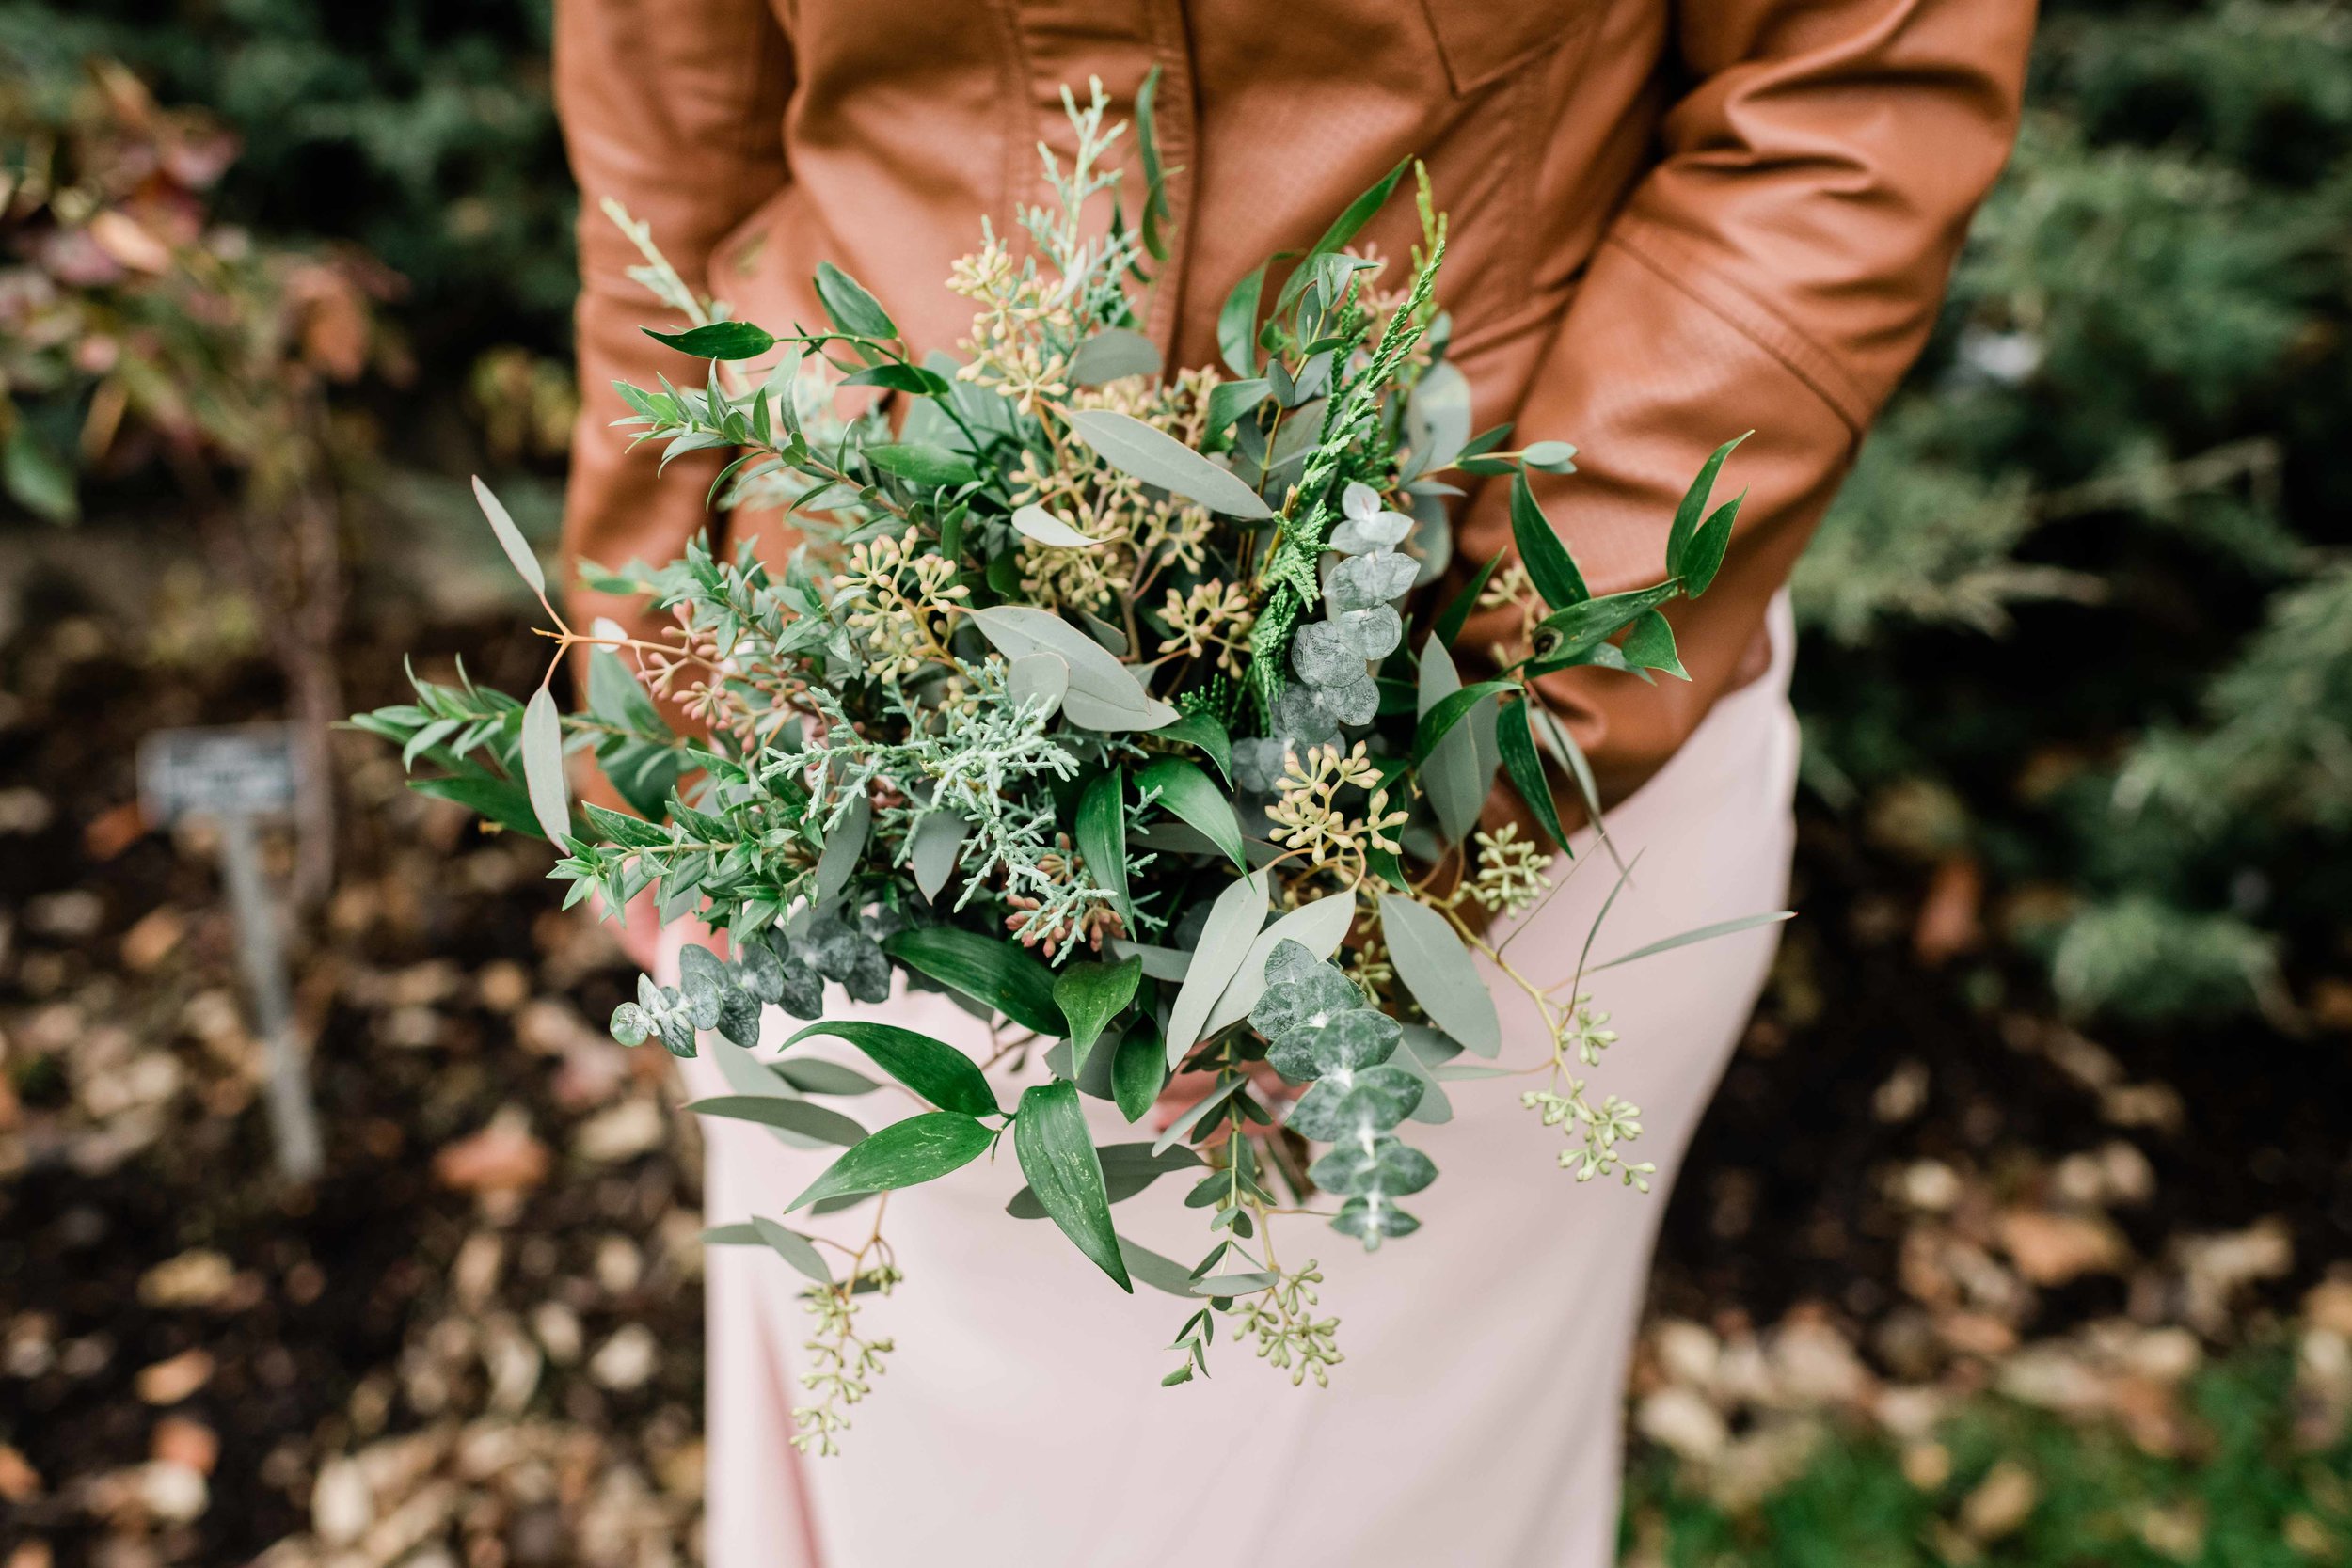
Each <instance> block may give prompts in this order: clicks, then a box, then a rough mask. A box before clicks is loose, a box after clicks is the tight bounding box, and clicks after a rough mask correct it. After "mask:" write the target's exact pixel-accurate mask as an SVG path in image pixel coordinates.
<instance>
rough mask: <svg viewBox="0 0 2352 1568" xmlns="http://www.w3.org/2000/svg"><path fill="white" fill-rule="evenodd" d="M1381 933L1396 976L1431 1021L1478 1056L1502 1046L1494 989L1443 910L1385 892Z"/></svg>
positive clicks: (1497, 1050)
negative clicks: (1436, 909) (1479, 971)
mask: <svg viewBox="0 0 2352 1568" xmlns="http://www.w3.org/2000/svg"><path fill="white" fill-rule="evenodd" d="M1380 934H1381V936H1382V937H1383V939H1385V940H1386V942H1388V947H1389V961H1390V962H1391V964H1393V965H1394V966H1395V968H1396V977H1397V978H1398V979H1400V980H1402V981H1404V982H1405V987H1406V990H1410V991H1411V992H1412V993H1413V1000H1414V1001H1416V1002H1418V1003H1420V1004H1421V1006H1422V1011H1423V1012H1425V1013H1427V1014H1428V1015H1429V1018H1430V1022H1433V1023H1435V1024H1437V1026H1438V1028H1440V1029H1442V1030H1444V1031H1445V1032H1446V1033H1447V1034H1449V1035H1451V1036H1453V1037H1454V1038H1455V1039H1457V1040H1459V1041H1460V1042H1461V1044H1462V1049H1463V1050H1465V1051H1468V1052H1470V1053H1474V1054H1476V1055H1480V1056H1492V1055H1494V1054H1495V1053H1497V1052H1499V1051H1501V1050H1502V1019H1501V1018H1500V1017H1499V1016H1498V1015H1497V1014H1496V1012H1495V999H1494V993H1493V992H1492V991H1490V990H1487V989H1486V979H1485V977H1484V976H1482V975H1481V974H1479V973H1478V968H1477V965H1475V964H1474V963H1472V962H1471V961H1470V949H1469V948H1467V947H1465V946H1463V945H1462V939H1461V938H1460V937H1459V936H1458V935H1456V934H1455V933H1454V927H1452V926H1451V925H1450V924H1448V923H1447V921H1446V918H1445V916H1444V915H1441V914H1439V913H1438V911H1435V910H1433V909H1431V908H1430V907H1429V906H1428V905H1426V904H1422V903H1417V902H1416V901H1414V900H1413V899H1411V898H1409V897H1407V896H1406V895H1403V894H1399V893H1383V894H1382V895H1380Z"/></svg>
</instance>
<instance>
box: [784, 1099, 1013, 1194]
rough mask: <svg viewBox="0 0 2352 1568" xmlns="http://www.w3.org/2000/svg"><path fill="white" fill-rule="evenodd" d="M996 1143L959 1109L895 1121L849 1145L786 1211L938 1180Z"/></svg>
mask: <svg viewBox="0 0 2352 1568" xmlns="http://www.w3.org/2000/svg"><path fill="white" fill-rule="evenodd" d="M777 1103H780V1104H793V1103H797V1102H796V1101H777ZM994 1141H995V1138H994V1136H993V1134H992V1133H991V1132H989V1130H988V1129H987V1128H986V1127H984V1126H982V1125H981V1124H980V1123H978V1122H977V1121H975V1120H973V1119H972V1118H971V1117H967V1116H963V1115H961V1114H959V1113H957V1112H954V1111H927V1112H925V1113H924V1114H923V1115H921V1116H919V1117H907V1119H906V1120H904V1121H894V1122H892V1123H891V1124H890V1125H889V1126H887V1127H885V1128H883V1129H882V1131H881V1132H875V1133H873V1134H871V1135H870V1136H868V1137H866V1139H864V1140H863V1141H862V1142H859V1143H855V1144H852V1145H850V1148H849V1150H848V1152H846V1153H844V1154H843V1155H842V1156H841V1158H840V1159H838V1160H835V1161H834V1163H833V1164H831V1165H829V1166H827V1167H826V1169H825V1173H824V1174H823V1175H822V1176H819V1177H818V1179H817V1180H814V1181H812V1182H810V1183H809V1184H808V1186H807V1187H806V1188H805V1189H804V1190H803V1192H802V1194H801V1196H798V1197H796V1198H794V1199H793V1200H792V1201H791V1202H790V1203H789V1204H788V1205H787V1206H786V1208H785V1212H786V1213H787V1214H788V1213H791V1212H793V1211H794V1210H796V1209H804V1208H806V1207H807V1206H808V1205H810V1204H812V1203H816V1202H818V1201H819V1200H820V1199H824V1198H829V1197H843V1196H849V1195H850V1194H855V1193H879V1192H887V1191H889V1190H890V1189H892V1188H896V1187H912V1186H914V1185H916V1184H917V1183H919V1182H924V1181H930V1180H935V1179H936V1178H939V1177H942V1176H945V1175H946V1174H947V1173H948V1172H949V1171H952V1170H957V1169H960V1168H961V1167H962V1166H964V1165H968V1164H971V1163H972V1162H973V1161H975V1160H977V1159H978V1158H979V1157H980V1156H981V1154H983V1153H984V1152H986V1151H987V1149H988V1147H989V1145H990V1144H992V1143H993V1142H994Z"/></svg>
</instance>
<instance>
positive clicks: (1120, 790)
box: [1076, 768, 1136, 931]
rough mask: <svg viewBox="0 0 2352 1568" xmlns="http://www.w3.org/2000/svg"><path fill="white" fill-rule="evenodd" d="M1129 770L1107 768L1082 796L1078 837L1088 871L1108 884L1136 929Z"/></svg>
mask: <svg viewBox="0 0 2352 1568" xmlns="http://www.w3.org/2000/svg"><path fill="white" fill-rule="evenodd" d="M1126 798H1127V772H1126V769H1125V768H1104V770H1103V771H1102V772H1101V773H1099V774H1097V775H1096V776H1095V777H1094V778H1093V779H1092V780H1091V781H1090V782H1089V784H1087V787H1086V793H1085V794H1084V795H1082V796H1080V797H1079V798H1078V817H1077V824H1076V829H1077V831H1076V838H1077V845H1078V858H1079V860H1080V861H1081V862H1083V863H1085V865H1086V869H1087V875H1088V876H1089V877H1091V878H1093V879H1094V880H1095V881H1096V883H1097V884H1099V885H1100V886H1102V887H1104V888H1107V889H1108V890H1109V891H1110V895H1111V897H1112V898H1113V899H1114V900H1115V901H1116V902H1117V904H1118V907H1119V913H1120V918H1121V919H1122V920H1124V921H1125V922H1126V923H1127V928H1128V929H1129V930H1131V931H1132V930H1134V929H1135V925H1136V914H1135V905H1134V904H1133V903H1132V902H1130V901H1129V895H1128V891H1127V804H1126Z"/></svg>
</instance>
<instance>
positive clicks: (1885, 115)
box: [1463, 0, 2034, 800]
mask: <svg viewBox="0 0 2352 1568" xmlns="http://www.w3.org/2000/svg"><path fill="white" fill-rule="evenodd" d="M2033 10H2034V7H2033V3H2032V0H1694V3H1691V4H1686V5H1683V6H1681V7H1680V8H1678V10H1677V23H1676V27H1677V47H1678V49H1679V52H1680V55H1681V56H1682V60H1683V63H1684V65H1685V67H1686V68H1687V71H1689V73H1690V74H1689V76H1688V77H1687V78H1686V80H1688V81H1689V83H1690V85H1689V86H1688V87H1687V90H1684V91H1682V93H1681V96H1680V97H1679V99H1678V100H1677V101H1676V102H1675V103H1673V104H1672V106H1671V107H1670V108H1669V109H1668V110H1667V112H1666V114H1665V116H1664V119H1663V120H1662V122H1661V132H1662V137H1663V143H1664V145H1663V149H1662V152H1663V156H1662V157H1661V161H1660V162H1659V163H1658V165H1657V166H1655V167H1654V168H1653V169H1651V170H1650V171H1649V172H1648V173H1647V174H1646V175H1645V177H1644V178H1643V179H1642V180H1641V182H1639V183H1638V184H1637V185H1636V186H1635V187H1634V189H1633V191H1632V193H1631V195H1630V197H1629V199H1628V200H1627V202H1626V204H1625V206H1624V207H1623V208H1622V209H1621V210H1620V212H1619V214H1617V216H1616V218H1615V219H1614V221H1613V224H1612V225H1611V228H1610V230H1609V233H1608V237H1607V240H1606V242H1605V243H1604V244H1603V245H1601V246H1600V248H1599V250H1598V251H1597V254H1596V255H1595V257H1594V259H1593V261H1592V263H1591V266H1590V268H1589V270H1588V272H1587V273H1586V275H1585V277H1584V278H1583V280H1582V282H1581V287H1580V289H1579V291H1578V293H1577V295H1576V298H1575V299H1574V301H1573V303H1572V304H1571V306H1570V307H1569V310H1568V313H1567V315H1566V317H1565V320H1564V321H1563V323H1562V325H1561V326H1560V328H1559V329H1558V332H1557V335H1556V336H1555V338H1554V339H1553V341H1551V343H1550V345H1549V348H1548V350H1547V352H1546V359H1545V363H1544V365H1543V367H1542V369H1541V370H1540V372H1538V373H1537V375H1536V377H1535V379H1534V383H1533V389H1532V390H1531V391H1530V392H1529V394H1528V396H1527V398H1526V400H1525V402H1524V404H1522V406H1521V409H1520V412H1519V429H1520V430H1522V431H1524V432H1526V433H1528V435H1529V436H1530V437H1531V438H1532V437H1533V436H1535V435H1551V434H1555V433H1556V434H1559V435H1563V436H1568V437H1569V438H1570V439H1573V440H1575V441H1576V442H1577V443H1578V444H1579V445H1580V447H1581V449H1582V451H1581V453H1580V455H1579V458H1578V465H1579V469H1580V471H1579V472H1578V473H1577V474H1575V475H1573V476H1566V477H1559V478H1551V477H1548V476H1540V475H1539V476H1534V478H1535V479H1536V480H1537V481H1538V483H1537V495H1538V497H1539V498H1540V499H1542V500H1543V501H1544V503H1545V507H1546V510H1547V512H1548V513H1549V516H1550V518H1551V520H1552V523H1553V525H1554V526H1555V527H1557V528H1558V529H1559V530H1560V531H1561V532H1562V534H1563V536H1564V537H1565V538H1566V539H1567V540H1568V541H1569V543H1570V545H1571V546H1572V547H1573V549H1574V550H1575V552H1576V554H1577V556H1578V559H1579V562H1580V563H1581V566H1582V568H1583V570H1584V573H1585V576H1586V578H1587V579H1588V580H1589V582H1590V584H1591V586H1592V589H1593V592H1594V593H1596V594H1607V593H1612V592H1615V591H1617V590H1620V589H1625V588H1631V587H1638V586H1641V585H1644V584H1645V583H1647V582H1650V581H1653V580H1655V579H1656V578H1657V577H1658V576H1659V574H1660V570H1661V562H1662V559H1663V547H1664V540H1665V535H1666V531H1667V525H1668V523H1669V521H1670V520H1671V518H1672V517H1673V515H1674V511H1675V506H1676V503H1677V500H1678V499H1680V497H1681V494H1682V491H1683V488H1684V487H1685V486H1686V485H1687V484H1688V483H1689V482H1690V480H1691V478H1692V475H1693V474H1694V473H1695V472H1696V470H1697V467H1698V465H1699V462H1700V460H1701V459H1702V458H1703V457H1704V455H1705V454H1706V453H1707V452H1708V451H1710V450H1712V449H1713V447H1714V446H1715V445H1716V444H1717V443H1719V442H1721V441H1723V440H1725V439H1727V438H1729V437H1730V436H1737V435H1739V434H1740V432H1742V431H1747V430H1754V431H1755V432H1756V434H1755V435H1754V436H1750V437H1749V439H1748V440H1747V442H1746V443H1745V444H1744V445H1743V446H1741V447H1740V450H1739V451H1738V452H1737V453H1736V454H1735V455H1734V456H1733V458H1732V460H1731V462H1730V463H1729V464H1728V465H1727V466H1726V468H1725V470H1724V480H1723V482H1722V483H1719V485H1718V487H1717V492H1716V494H1717V498H1718V499H1726V498H1728V497H1729V496H1730V495H1731V494H1733V493H1734V492H1736V491H1737V490H1739V489H1740V488H1743V487H1744V488H1745V489H1746V490H1747V492H1748V495H1747V499H1746V500H1745V502H1744V503H1743V504H1742V506H1741V509H1740V526H1739V529H1738V531H1737V533H1736V534H1735V536H1734V540H1733V543H1732V546H1731V550H1730V553H1729V556H1728V557H1727V559H1726V561H1725V562H1724V567H1723V571H1722V574H1721V576H1720V577H1719V578H1717V580H1716V583H1715V585H1714V586H1713V588H1712V589H1711V590H1710V591H1709V592H1708V594H1707V596H1706V597H1705V598H1704V599H1702V600H1700V601H1698V602H1696V603H1695V604H1682V605H1677V607H1675V609H1674V610H1672V611H1670V617H1671V619H1672V620H1673V621H1674V622H1675V626H1676V631H1677V638H1678V640H1679V642H1680V646H1681V657H1682V660H1683V663H1684V665H1685V666H1686V667H1687V668H1688V669H1689V671H1690V673H1691V677H1692V678H1691V680H1690V682H1689V683H1688V684H1685V683H1682V682H1679V681H1676V680H1672V679H1670V678H1664V677H1661V679H1660V681H1659V683H1658V685H1657V686H1656V687H1655V688H1652V687H1649V686H1645V685H1643V684H1642V683H1641V682H1640V681H1639V680H1637V679H1636V678H1635V677H1633V676H1631V675H1629V674H1626V673H1620V672H1612V671H1603V670H1592V669H1578V670H1570V671H1565V672H1561V673H1557V674H1554V675H1551V676H1549V677H1546V678H1545V680H1544V681H1543V683H1542V687H1543V690H1544V692H1545V695H1546V696H1547V697H1548V698H1549V700H1550V701H1551V702H1552V703H1553V705H1554V706H1555V708H1556V709H1557V710H1558V711H1560V712H1561V714H1562V716H1563V717H1564V718H1565V719H1566V720H1567V721H1568V722H1569V725H1570V729H1571V732H1572V733H1573V734H1575V735H1576V736H1577V738H1578V740H1579V742H1580V743H1581V745H1582V746H1583V747H1584V748H1585V750H1586V752H1588V754H1589V755H1590V756H1591V757H1592V759H1593V762H1594V765H1595V768H1596V771H1597V773H1598V774H1599V775H1600V776H1601V778H1600V782H1601V784H1602V790H1603V795H1604V798H1605V799H1610V800H1615V799H1621V798H1622V797H1623V796H1624V795H1626V794H1628V793H1629V792H1630V791H1631V790H1632V789H1633V788H1634V787H1636V786H1637V785H1638V784H1640V783H1641V782H1642V781H1644V780H1645V779H1646V778H1648V777H1649V775H1650V774H1651V773H1653V772H1654V771H1656V770H1657V768H1659V767H1661V765H1663V764H1664V762H1665V761H1666V760H1667V758H1669V757H1670V756H1672V755H1673V754H1674V752H1675V751H1676V749H1677V747H1679V746H1680V745H1681V743H1682V741H1683V740H1684V739H1685V738H1686V737H1687V736H1689V735H1690V733H1691V731H1692V730H1693V729H1695V728H1696V727H1697V725H1698V723H1699V721H1700V720H1701V719H1703V718H1704V717H1705V716H1706V714H1707V711H1708V708H1709V707H1710V706H1711V705H1713V703H1714V702H1715V700H1716V699H1717V698H1718V697H1720V696H1721V695H1722V694H1723V693H1724V691H1725V690H1726V689H1730V688H1731V687H1733V686H1735V685H1737V684H1739V682H1740V680H1741V679H1742V678H1743V677H1746V676H1751V675H1753V674H1755V673H1757V672H1758V671H1759V670H1760V669H1761V662H1762V661H1761V657H1760V656H1761V636H1760V633H1761V629H1762V625H1763V617H1764V611H1765V609H1766V606H1767V604H1768V603H1769V601H1770V599H1771V597H1772V594H1773V593H1774V592H1775V591H1776V590H1777V589H1778V588H1779V587H1780V586H1781V584H1782V583H1784V582H1786V581H1787V580H1788V573H1789V570H1790V568H1791V567H1792V566H1793V565H1794V563H1795V562H1796V558H1797V555H1798V553H1799V551H1800V550H1802V548H1803V547H1804V542H1805V540H1806V538H1807V536H1808V535H1809V534H1810V533H1811V531H1812V530H1813V527H1814V525H1815V523H1816V522H1817V521H1819V519H1820V515H1821V513H1822V512H1823V511H1824V510H1825V509H1826V508H1827V506H1828V504H1829V501H1830V499H1831V498H1832V496H1833V495H1834V494H1835V493H1836V487H1837V484H1838V482H1839V480H1840V479H1841V478H1842V477H1843V475H1844V473H1845V470H1846V468H1847V467H1848V465H1849V464H1850V462H1851V457H1852V453H1853V451H1854V449H1855V446H1856V443H1857V442H1858V441H1859V439H1860V437H1861V435H1862V433H1863V432H1864V431H1865V430H1866V429H1867V427H1868V424H1869V421H1870V420H1871V417H1872V416H1873V415H1874V414H1875V413H1876V411H1877V409H1878V407H1879V405H1880V404H1882V403H1883V401H1884V399H1885V398H1886V396H1887V394H1888V393H1889V392H1890V391H1891V390H1892V389H1893V388H1894V386H1895V384H1896V382H1897V381H1898V380H1899V378H1900V377H1901V375H1902V373H1903V372H1904V371H1905V370H1906V369H1907V368H1908V367H1909V365H1910V364H1911V362H1912V360H1913V358H1914V357H1915V356H1916V355H1917V353H1918V351H1919V349H1920V347H1921V345H1922V344H1923V343H1924V341H1926V338H1927V336H1928V332H1929V330H1930V328H1931V325H1932V324H1933V321H1934V317H1935V313H1936V309H1937V306H1938V303H1939V301H1940V299H1941V297H1942V295H1943V292H1944V289H1945V286H1946V284H1947V281H1948V277H1949V273H1950V269H1951V265H1952V261H1953V260H1954V257H1955V256H1956V254H1957V252H1958V250H1959V247H1960V244H1961V241H1962V238H1963V233H1964V231H1965V230H1966V226H1967V221H1968V217H1969V214H1970V213H1971V212H1972V211H1973V210H1974V208H1975V206H1976V204H1977V202H1978V201H1979V198H1981V197H1982V196H1983V195H1984V193H1985V191H1986V190H1987V189H1988V188H1989V187H1990V185H1991V184H1992V182H1993V180H1994V177H1995V175H1996V174H1998V172H1999V170H2000V168H2001V166H2002V164H2003V162H2004V160H2005V159H2006V158H2007V156H2008V152H2009V148H2010V141H2011V139H2012V137H2013V136H2014V134H2015V130H2016V123H2017V119H2018V106H2019V99H2020V96H2021V94H2022V90H2023V81H2024V76H2025V67H2026V46H2027V43H2028V41H2029V39H2030V36H2031V32H2032V24H2033ZM1507 508H1508V497H1507V494H1506V493H1504V491H1503V487H1502V486H1500V485H1495V484H1489V485H1487V486H1486V487H1485V490H1484V493H1482V494H1481V495H1480V496H1479V497H1478V498H1477V499H1476V500H1475V502H1474V503H1473V505H1472V508H1471V512H1470V518H1469V521H1468V524H1467V526H1466V528H1465V530H1464V545H1463V559H1466V560H1470V561H1484V560H1486V558H1487V557H1488V556H1490V555H1492V554H1493V553H1494V551H1495V550H1496V549H1498V548H1500V547H1502V546H1504V545H1506V544H1507V543H1508V541H1509V538H1510V527H1509V521H1508V515H1507ZM1510 619H1511V616H1510V612H1508V611H1505V612H1502V613H1500V614H1487V615H1485V616H1483V617H1482V618H1481V620H1479V621H1473V623H1472V624H1471V626H1470V629H1469V631H1468V634H1467V635H1466V636H1465V638H1464V646H1466V647H1473V646H1483V645H1485V643H1486V642H1487V641H1491V640H1493V639H1495V638H1498V637H1502V636H1506V635H1508V634H1509V631H1510V627H1509V626H1508V625H1506V623H1507V622H1509V621H1510Z"/></svg>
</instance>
